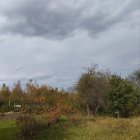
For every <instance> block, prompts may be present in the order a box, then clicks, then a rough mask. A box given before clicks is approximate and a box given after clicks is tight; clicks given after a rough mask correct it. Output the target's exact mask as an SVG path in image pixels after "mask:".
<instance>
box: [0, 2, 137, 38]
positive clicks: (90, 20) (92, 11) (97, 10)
mask: <svg viewBox="0 0 140 140" xmlns="http://www.w3.org/2000/svg"><path fill="white" fill-rule="evenodd" d="M2 1H3V3H2V4H3V5H2V6H1V7H2V8H1V7H0V8H1V10H0V12H1V15H2V16H3V18H4V19H3V20H4V23H3V25H2V27H1V28H0V33H12V34H21V35H25V36H40V37H47V38H51V39H64V38H67V37H69V36H72V35H73V34H74V33H75V32H76V31H81V30H83V31H86V32H88V33H89V34H90V35H93V36H94V35H97V34H99V33H101V32H104V31H106V30H107V29H110V28H111V27H112V26H113V25H116V24H117V23H121V22H124V21H127V20H128V19H129V16H130V14H132V13H133V12H134V11H136V10H137V9H138V8H139V0H125V1H120V0H118V1H113V2H112V0H100V1H99V0H98V1H97V0H69V1H66V0H39V1H38V0H20V1H19V0H9V3H7V4H6V3H5V2H4V0H2Z"/></svg>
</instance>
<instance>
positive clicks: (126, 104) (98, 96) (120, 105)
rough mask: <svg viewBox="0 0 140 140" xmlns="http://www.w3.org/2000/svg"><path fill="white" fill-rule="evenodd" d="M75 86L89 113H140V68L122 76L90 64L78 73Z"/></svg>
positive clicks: (115, 114) (118, 114)
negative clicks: (81, 72)
mask: <svg viewBox="0 0 140 140" xmlns="http://www.w3.org/2000/svg"><path fill="white" fill-rule="evenodd" d="M76 88H77V91H78V94H79V96H80V100H81V103H83V106H84V107H85V108H86V110H87V114H88V115H90V114H92V115H94V116H96V114H97V113H98V114H103V115H105V114H106V115H108V114H109V115H113V116H117V117H129V116H130V115H138V114H140V70H137V71H135V72H133V73H132V74H131V75H129V76H128V77H127V78H122V77H121V76H119V75H117V74H111V73H108V72H103V71H99V70H97V69H96V66H92V67H90V68H88V69H87V70H86V72H84V73H83V74H82V75H81V77H80V78H79V81H78V82H77V85H76Z"/></svg>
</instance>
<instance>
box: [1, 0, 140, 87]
mask: <svg viewBox="0 0 140 140" xmlns="http://www.w3.org/2000/svg"><path fill="white" fill-rule="evenodd" d="M139 4H140V3H139V0H124V1H122V0H117V1H116V0H69V1H66V0H39V1H38V0H20V1H19V0H1V4H0V84H2V83H3V82H6V83H7V84H9V85H10V84H11V83H13V82H15V81H17V80H21V81H22V82H23V83H24V82H25V81H27V80H28V79H33V80H35V81H37V82H39V83H47V84H49V85H51V86H58V87H64V88H67V87H69V86H71V85H72V84H73V83H74V82H75V81H76V80H77V79H78V77H79V75H80V73H81V72H82V67H83V66H89V65H90V64H92V63H98V64H99V68H101V69H107V68H109V69H111V71H113V72H117V73H121V74H122V75H123V76H126V75H127V74H129V73H130V72H132V71H133V70H135V69H138V68H140V8H139V6H140V5H139Z"/></svg>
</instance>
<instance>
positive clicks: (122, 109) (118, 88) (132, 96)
mask: <svg viewBox="0 0 140 140" xmlns="http://www.w3.org/2000/svg"><path fill="white" fill-rule="evenodd" d="M108 97H109V101H110V109H111V111H112V112H113V113H114V114H115V113H116V114H117V115H118V117H119V116H120V117H128V116H129V115H130V112H131V110H132V109H134V106H135V103H136V100H137V95H136V93H135V90H134V87H133V84H132V83H131V82H129V81H128V80H125V79H122V78H121V77H120V76H118V75H112V77H111V79H110V91H109V94H108Z"/></svg>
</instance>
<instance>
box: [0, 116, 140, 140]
mask: <svg viewBox="0 0 140 140" xmlns="http://www.w3.org/2000/svg"><path fill="white" fill-rule="evenodd" d="M79 120H80V122H79V124H77V125H72V124H68V123H67V122H66V123H65V122H63V123H61V124H57V125H55V126H53V127H50V128H47V127H42V128H41V129H40V130H39V134H38V136H37V137H36V140H140V118H132V119H115V118H109V117H106V118H103V117H99V118H97V120H96V121H94V120H93V119H92V118H87V117H81V118H80V117H79ZM14 123H15V122H14V121H13V120H7V121H0V140H14V136H15V128H14V125H13V124H14Z"/></svg>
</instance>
